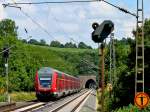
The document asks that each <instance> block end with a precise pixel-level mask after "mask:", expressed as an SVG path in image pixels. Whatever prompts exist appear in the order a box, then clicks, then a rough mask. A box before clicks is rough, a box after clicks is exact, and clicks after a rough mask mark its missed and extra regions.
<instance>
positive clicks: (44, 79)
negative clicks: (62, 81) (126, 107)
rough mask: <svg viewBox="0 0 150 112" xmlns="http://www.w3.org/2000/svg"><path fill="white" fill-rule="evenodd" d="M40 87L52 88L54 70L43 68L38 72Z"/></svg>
mask: <svg viewBox="0 0 150 112" xmlns="http://www.w3.org/2000/svg"><path fill="white" fill-rule="evenodd" d="M38 77H39V81H40V85H41V86H42V87H50V85H51V82H52V70H51V69H50V68H46V67H45V68H41V69H40V70H39V71H38Z"/></svg>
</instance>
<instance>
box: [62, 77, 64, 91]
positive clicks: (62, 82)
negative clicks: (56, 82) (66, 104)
mask: <svg viewBox="0 0 150 112" xmlns="http://www.w3.org/2000/svg"><path fill="white" fill-rule="evenodd" d="M64 89H65V75H64V74H62V91H64Z"/></svg>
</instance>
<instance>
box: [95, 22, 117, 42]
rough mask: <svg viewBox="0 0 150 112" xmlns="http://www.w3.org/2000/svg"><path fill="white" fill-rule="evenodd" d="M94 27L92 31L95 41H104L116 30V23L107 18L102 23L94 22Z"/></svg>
mask: <svg viewBox="0 0 150 112" xmlns="http://www.w3.org/2000/svg"><path fill="white" fill-rule="evenodd" d="M92 27H93V29H94V31H93V32H92V40H93V41H94V42H95V43H102V42H103V41H104V40H105V39H106V38H107V37H108V35H109V34H110V33H111V32H112V31H113V30H114V23H113V22H112V21H110V20H105V21H104V22H103V23H101V24H100V25H99V24H98V23H93V24H92Z"/></svg>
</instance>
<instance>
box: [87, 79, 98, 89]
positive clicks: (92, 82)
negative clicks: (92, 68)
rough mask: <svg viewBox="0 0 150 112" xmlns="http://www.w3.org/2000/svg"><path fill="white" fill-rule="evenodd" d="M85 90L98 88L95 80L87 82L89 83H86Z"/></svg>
mask: <svg viewBox="0 0 150 112" xmlns="http://www.w3.org/2000/svg"><path fill="white" fill-rule="evenodd" d="M85 88H88V89H90V88H96V82H95V81H94V80H93V79H89V80H87V82H86V83H85Z"/></svg>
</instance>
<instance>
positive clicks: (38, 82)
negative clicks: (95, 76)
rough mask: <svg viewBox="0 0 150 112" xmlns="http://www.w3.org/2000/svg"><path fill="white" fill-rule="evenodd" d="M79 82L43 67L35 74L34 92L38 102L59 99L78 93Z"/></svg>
mask: <svg viewBox="0 0 150 112" xmlns="http://www.w3.org/2000/svg"><path fill="white" fill-rule="evenodd" d="M80 89H81V86H80V80H79V78H77V77H73V76H70V75H68V74H66V73H63V72H60V71H58V70H55V69H53V68H50V67H43V68H41V69H39V70H38V71H37V72H36V76H35V91H36V96H37V98H38V99H39V100H41V99H44V98H47V97H53V98H59V97H61V96H64V95H68V94H71V93H74V92H78V91H80Z"/></svg>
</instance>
